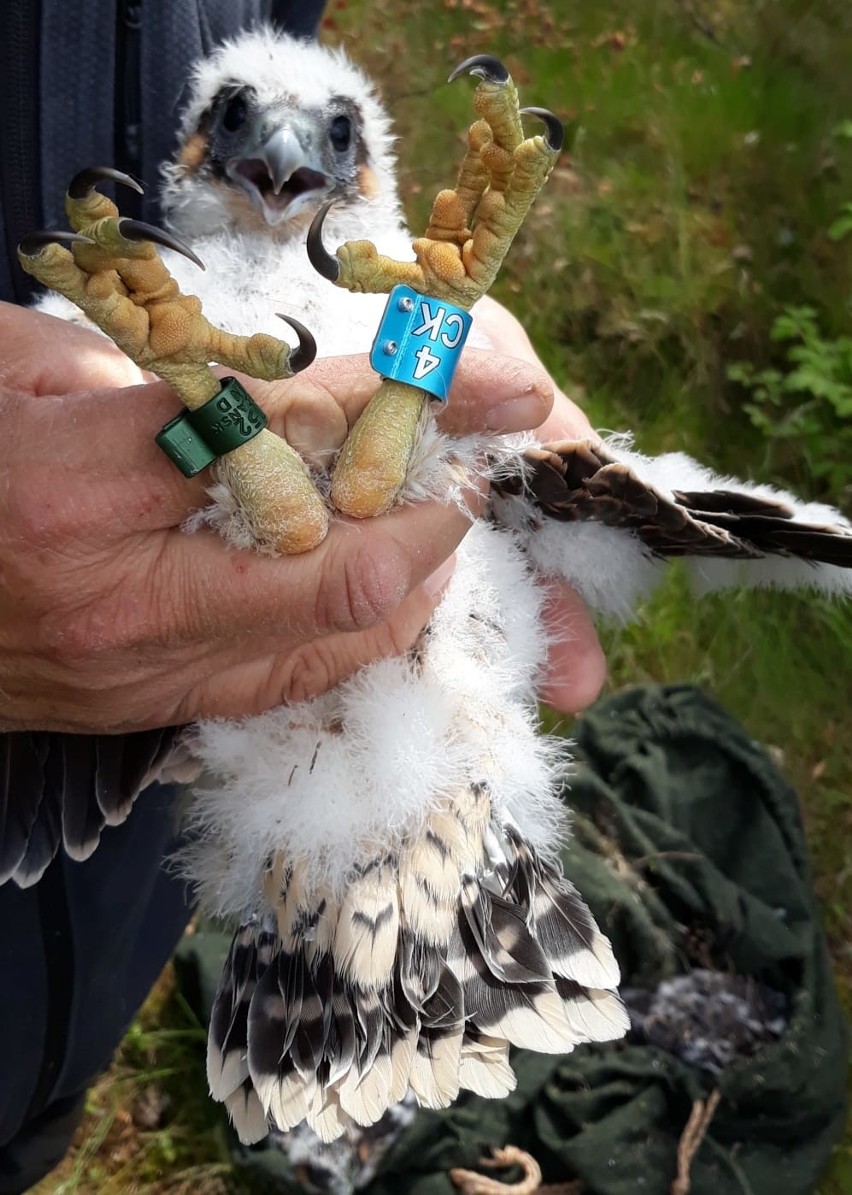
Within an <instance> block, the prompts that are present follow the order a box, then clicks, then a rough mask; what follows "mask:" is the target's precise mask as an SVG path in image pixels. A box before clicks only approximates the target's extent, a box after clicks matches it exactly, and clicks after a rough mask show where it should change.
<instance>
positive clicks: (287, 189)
mask: <svg viewBox="0 0 852 1195" xmlns="http://www.w3.org/2000/svg"><path fill="white" fill-rule="evenodd" d="M225 169H226V171H227V173H228V175H229V177H230V178H232V179H233V180H234V182H235V183H238V184H239V185H240V186H241V187H242V188H243V189H244V190H245V191H247V192H248V194H249V195H250V196H251V199H252V201H253V202H254V204H255V206H256V207H257V208H258V210H259V211H260V213H261V215H262V216H263V218H264V219H265V220H266V222H267V224H271V225H276V224H280V223H281V222H282V221H283V220H289V219H292V218H293V216H295V215H297V214H298V213H299V212H300V211H302V209H303V208H305V207H307V206H308V205H309V204H311V203H312V202H315V201H316V200H317V199H318V198H320V197H321V196H323V195H325V194H327V193H328V192H329V191H330V190H331V188H332V183H333V180H332V179H330V178H329V176H328V175H327V174H325V173H324V172H323V171H322V170H321V169H319V163H318V161H317V159H316V156H315V155H314V154H313V153H311V152H310V151H308V150H306V149H305V147H304V146H303V145H302V143H301V141H300V140H299V138H298V137H297V135H296V134H295V133H294V132H293V130H292V129H290V128H280V129H276V130H275V132H274V133H273V134H272V136H271V137H269V138H268V139H267V140H266V141H264V142H263V143H262V144H261V145H259V146H258V147H257V149H256V150H255V149H253V150H252V152H251V156H247V157H236V158H231V160H230V161H229V162H228V163H227V165H226V167H225Z"/></svg>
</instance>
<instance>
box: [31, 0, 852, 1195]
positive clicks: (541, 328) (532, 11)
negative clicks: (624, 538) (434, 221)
mask: <svg viewBox="0 0 852 1195" xmlns="http://www.w3.org/2000/svg"><path fill="white" fill-rule="evenodd" d="M324 37H325V39H326V40H327V41H330V42H333V43H340V44H342V45H344V46H345V47H346V48H347V49H348V50H349V52H350V53H351V55H352V56H353V57H354V58H355V59H356V60H357V61H358V62H360V63H361V64H362V65H363V66H364V67H366V68H367V70H368V71H369V72H370V73H371V75H372V76H373V77H374V79H375V80H376V81H377V84H378V87H379V89H380V91H381V93H382V95H383V97H384V98H385V100H386V102H387V104H388V107H389V108H390V111H391V112H392V114H393V116H394V120H395V122H396V127H397V131H398V135H399V142H398V147H397V148H398V154H399V160H400V179H401V188H402V193H403V198H404V201H405V205H406V210H407V212H408V214H409V218H410V223H411V227H412V228H413V229H415V230H419V229H421V228H422V227H423V225H424V221H425V217H426V213H427V211H428V208H429V205H430V203H431V200H432V198H433V197H434V194H435V192H436V191H437V190H438V189H439V188H440V187H441V186H443V185H446V184H448V183H449V182H450V181H451V180H452V178H453V177H454V172H455V165H456V163H457V161H458V159H459V156H460V154H461V153H462V151H463V146H464V137H465V130H466V128H467V125H468V124H469V122H470V116H471V109H470V91H471V85H470V84H469V83H466V82H464V81H461V80H460V81H458V82H456V83H455V84H453V85H452V86H446V85H445V84H444V80H445V79H446V77H447V75H448V74H449V72H450V70H451V69H452V67H453V66H454V65H455V64H456V63H457V62H459V61H460V60H461V59H462V58H464V57H466V56H468V55H470V54H474V53H478V52H483V51H487V52H489V53H494V54H497V55H498V56H500V57H501V58H503V59H504V61H505V62H506V63H507V65H508V66H509V68H510V70H511V72H512V74H513V76H514V78H515V80H516V82H517V83H518V84H519V85H520V86H521V88H522V93H523V100H524V103H525V104H537V105H541V106H544V107H548V108H551V109H553V110H554V111H556V112H557V113H558V114H559V115H560V116H562V117H563V118H564V119H565V120H566V121H567V123H568V126H569V151H568V152H566V153H565V154H564V156H563V157H562V159H561V160H560V162H559V164H558V165H557V168H556V170H555V171H554V175H553V178H552V180H551V182H550V183H549V185H548V187H547V189H546V191H545V192H544V194H543V195H542V197H541V199H540V200H539V202H538V203H537V205H536V206H535V208H534V210H533V213H532V216H531V218H530V219H529V220H528V222H527V224H526V225H525V226H524V228H523V230H522V232H521V234H520V237H519V239H518V241H517V242H516V245H515V247H514V248H513V250H512V252H511V254H510V256H509V258H508V260H507V263H506V266H505V267H504V269H503V271H502V272H501V275H500V278H499V279H498V283H497V286H496V287H495V291H494V293H495V295H496V297H497V298H499V299H501V300H502V301H503V302H504V303H506V305H507V306H508V307H510V308H511V309H512V310H513V311H514V312H515V313H516V314H517V315H518V316H519V317H520V318H521V320H522V321H523V323H524V324H525V325H526V327H527V329H528V331H529V333H530V335H531V337H532V339H533V342H534V343H535V345H536V347H537V349H538V351H539V352H540V354H541V356H542V357H543V359H544V360H545V362H546V364H547V366H548V367H549V368H550V370H551V371H552V373H553V374H554V376H555V377H556V379H557V381H558V382H559V384H560V385H561V386H563V387H564V388H565V389H566V390H567V392H568V393H569V394H570V395H571V396H572V397H573V398H574V399H575V400H576V401H577V402H579V403H580V404H581V405H582V406H584V407H585V409H586V410H587V411H588V413H589V416H590V418H591V421H592V423H593V424H595V426H597V427H599V428H609V429H613V430H624V429H630V430H632V431H633V432H635V434H636V438H637V443H638V446H639V447H640V449H642V450H646V451H649V452H659V451H662V450H671V449H684V450H685V451H687V452H691V453H694V454H695V455H697V456H699V457H700V458H701V459H702V460H704V461H705V462H706V463H707V464H709V465H711V466H713V467H715V468H717V469H720V470H723V471H730V472H733V473H737V474H739V475H741V476H749V477H752V478H754V479H755V480H761V481H770V482H775V483H778V484H781V485H784V486H787V487H790V488H793V489H795V490H797V491H798V492H800V493H802V494H805V495H808V496H811V497H814V498H822V499H826V500H830V501H831V502H832V503H833V504H839V505H841V506H843V507H844V508H845V509H846V511H847V513H848V512H849V510H850V507H852V466H851V465H850V457H852V69H850V61H851V60H852V6H850V5H849V4H848V0H749V2H748V3H745V2H743V0H719V2H717V3H714V2H711V0H708V2H706V3H705V2H702V0H629V2H627V0H610V3H608V4H607V5H600V4H593V3H588V2H584V0H575V3H573V4H566V3H564V2H563V0H553V2H552V3H547V2H546V0H515V2H512V0H430V2H429V3H424V4H420V5H412V4H407V3H405V0H371V2H368V0H354V2H353V0H331V2H330V3H329V6H328V9H327V15H326V19H325V25H324ZM604 637H605V644H606V647H607V651H608V654H609V659H610V664H611V677H610V681H609V687H610V690H616V689H618V688H621V687H624V686H626V685H629V684H633V683H636V682H642V681H663V682H667V681H692V682H695V683H697V684H701V685H703V686H704V687H705V688H706V689H707V690H708V691H710V692H712V693H713V694H714V695H715V696H716V697H717V698H719V700H721V701H722V702H723V703H724V704H725V705H726V706H727V707H728V708H729V709H730V710H731V711H732V712H733V713H735V714H736V715H737V716H738V717H739V718H740V719H741V720H742V721H743V722H744V723H745V725H746V726H747V727H748V728H749V729H750V731H751V732H752V733H753V734H754V736H755V738H757V739H759V740H761V741H762V742H764V743H766V744H767V745H769V746H770V748H771V750H772V752H773V754H774V755H775V757H776V759H777V761H778V762H779V764H780V766H781V767H782V768H783V770H784V771H785V772H786V773H787V774H788V775H789V776H790V777H791V779H792V780H793V782H794V784H795V785H796V786H797V788H798V791H799V793H800V794H801V798H802V804H803V809H804V813H805V818H806V822H807V826H808V832H809V839H810V844H811V850H812V855H813V863H814V871H815V879H816V885H817V889H818V892H819V894H820V897H821V899H822V902H823V907H824V910H825V922H826V928H827V931H828V934H829V937H830V941H831V946H832V951H833V957H834V960H835V964H836V973H837V976H838V982H839V984H840V987H841V991H842V993H843V997H844V1000H845V1003H846V1007H847V1009H849V1010H850V1011H852V765H850V746H849V738H850V735H849V728H850V688H852V686H851V685H850V661H851V660H852V619H850V615H849V612H848V609H847V610H846V611H844V610H842V609H841V608H840V607H838V606H835V605H832V604H831V603H830V602H828V601H825V600H820V599H816V598H813V597H809V596H801V597H796V598H791V597H789V596H779V595H774V594H771V593H758V594H754V593H751V594H741V595H729V596H727V597H725V598H719V599H715V598H710V599H705V600H704V601H702V602H698V603H697V602H696V601H695V599H694V598H693V596H692V595H691V594H690V593H689V591H688V589H687V587H686V585H685V583H684V580H683V577H682V576H681V575H680V574H679V573H678V572H677V570H673V574H672V577H671V579H670V581H669V583H668V584H667V585H666V587H665V588H664V589H663V591H662V592H661V593H660V594H659V595H658V596H657V597H656V598H655V599H654V601H653V602H651V603H649V604H648V605H647V606H646V607H645V608H644V609H643V610H642V611H641V614H640V617H639V619H638V620H637V621H636V623H634V624H633V625H631V626H630V627H628V628H611V629H605V630H604ZM550 722H551V724H552V723H553V720H552V719H550ZM565 729H566V731H568V732H570V726H566V727H565ZM204 1036H205V1034H204V1030H203V1027H201V1026H199V1025H198V1024H197V1023H196V1022H195V1020H194V1018H193V1017H192V1014H191V1013H190V1011H189V1010H188V1009H187V1008H186V1006H185V1005H184V1004H183V1003H182V1001H181V1000H180V998H179V997H178V996H176V995H175V994H174V993H173V991H172V981H171V978H170V976H169V975H168V974H167V975H166V976H164V978H163V980H162V981H161V984H160V986H159V988H158V991H157V992H156V993H155V995H154V997H153V998H152V1000H151V1001H150V1002H149V1005H148V1007H147V1008H146V1010H145V1011H144V1012H143V1014H142V1016H141V1017H140V1019H139V1020H138V1021H137V1023H136V1024H135V1025H134V1026H133V1029H132V1030H131V1032H130V1034H129V1035H128V1038H127V1041H126V1042H125V1044H124V1046H123V1047H122V1050H121V1051H120V1053H119V1055H118V1057H117V1059H116V1062H115V1064H114V1066H113V1069H112V1071H111V1072H110V1074H109V1075H108V1076H107V1077H106V1078H105V1080H104V1081H103V1082H102V1083H101V1084H100V1085H99V1086H98V1087H97V1088H96V1089H95V1091H94V1092H93V1093H92V1096H91V1100H90V1105H91V1107H90V1113H89V1116H88V1117H87V1121H86V1124H85V1125H84V1128H83V1131H82V1132H81V1135H80V1139H79V1142H80V1144H79V1146H78V1148H77V1149H76V1150H75V1153H74V1155H73V1156H72V1157H71V1158H69V1160H68V1161H67V1162H66V1164H65V1165H64V1167H63V1168H62V1170H61V1171H60V1172H59V1179H57V1178H56V1176H54V1177H53V1178H52V1179H51V1180H48V1183H47V1184H46V1185H45V1186H44V1188H43V1195H47V1192H48V1191H50V1192H52V1193H54V1192H57V1191H58V1192H61V1193H66V1192H99V1193H100V1192H108V1193H109V1192H116V1193H118V1192H125V1191H140V1192H141V1191H175V1192H179V1191H187V1192H188V1191H190V1190H194V1191H197V1192H204V1193H207V1195H212V1193H219V1192H232V1191H242V1190H245V1191H257V1190H259V1189H260V1188H259V1187H257V1186H253V1185H245V1184H246V1180H244V1179H240V1178H238V1177H237V1176H235V1175H233V1174H232V1173H231V1171H230V1168H229V1166H228V1163H227V1160H226V1159H227V1154H226V1149H225V1134H224V1130H223V1127H222V1125H221V1121H220V1120H219V1118H218V1114H217V1111H216V1110H215V1109H213V1108H212V1106H211V1105H209V1103H208V1102H207V1099H206V1082H205V1080H204V1076H203V1056H204ZM57 1184H58V1185H57ZM850 1191H852V1138H850V1137H848V1138H847V1142H846V1144H845V1146H844V1147H842V1148H841V1149H840V1151H839V1152H838V1155H837V1158H836V1159H835V1165H834V1168H833V1172H832V1174H831V1175H830V1176H829V1177H828V1178H827V1179H826V1182H825V1184H824V1186H823V1187H822V1188H821V1195H844V1193H845V1195H848V1193H849V1192H850Z"/></svg>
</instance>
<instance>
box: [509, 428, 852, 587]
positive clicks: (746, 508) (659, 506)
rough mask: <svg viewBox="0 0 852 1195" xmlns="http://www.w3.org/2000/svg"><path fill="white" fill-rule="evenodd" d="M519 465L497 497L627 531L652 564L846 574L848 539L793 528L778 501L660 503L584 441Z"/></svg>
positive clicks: (745, 497) (838, 533)
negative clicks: (808, 566) (679, 559)
mask: <svg viewBox="0 0 852 1195" xmlns="http://www.w3.org/2000/svg"><path fill="white" fill-rule="evenodd" d="M525 460H526V463H527V465H528V467H529V468H528V472H527V475H526V476H525V477H522V476H521V474H520V472H519V473H517V474H513V475H511V476H509V477H504V478H500V479H499V480H498V481H496V482H495V483H494V489H495V491H496V493H497V494H498V495H504V496H506V497H520V496H521V495H525V496H526V497H527V498H528V499H531V500H532V504H533V506H534V508H536V509H537V510H538V511H539V512H540V513H541V514H542V515H545V516H547V517H548V518H551V519H557V520H559V521H561V522H576V521H590V522H599V523H603V524H604V525H606V526H609V527H620V528H623V529H625V530H629V531H632V532H633V533H634V534H635V535H637V536H638V538H639V539H640V540H641V541H642V543H643V544H645V546H646V547H647V548H648V549H649V550H650V551H651V552H653V553H655V554H656V555H659V556H717V557H719V556H720V557H729V558H735V559H736V558H739V559H746V560H747V559H756V558H759V557H761V556H765V555H781V556H795V557H799V558H802V559H805V560H811V561H813V562H814V563H822V564H833V565H837V566H839V567H841V568H852V533H850V532H849V531H848V530H847V529H846V528H844V527H840V526H837V527H827V526H818V525H811V524H807V523H803V522H800V521H799V520H798V519H797V518H796V516H795V513H794V512H793V511H792V510H791V509H790V508H789V507H788V506H786V505H785V504H784V502H783V501H781V500H779V501H773V500H772V499H770V498H763V497H758V496H756V495H754V494H744V493H738V492H737V491H735V490H727V489H724V488H722V489H719V490H709V491H706V492H705V491H675V492H674V493H673V495H672V498H668V497H666V496H665V495H663V494H661V493H659V492H658V491H657V490H655V489H654V487H653V486H651V485H649V484H647V483H646V482H644V481H642V480H641V479H640V478H639V477H637V476H636V474H635V473H634V472H633V471H632V470H631V469H630V467H629V465H627V464H624V463H623V462H620V461H618V460H617V459H616V458H615V457H614V456H613V455H611V454H610V453H609V452H608V451H607V449H606V448H605V447H603V446H601V445H597V444H592V443H590V442H589V441H586V440H567V441H563V442H560V443H558V444H549V445H546V446H544V447H540V448H533V449H529V450H528V451H527V452H526V453H525Z"/></svg>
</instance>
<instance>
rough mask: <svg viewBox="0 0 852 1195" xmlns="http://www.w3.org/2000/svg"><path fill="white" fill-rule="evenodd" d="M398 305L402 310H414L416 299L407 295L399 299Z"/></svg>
mask: <svg viewBox="0 0 852 1195" xmlns="http://www.w3.org/2000/svg"><path fill="white" fill-rule="evenodd" d="M397 307H398V309H399V310H400V311H413V310H414V300H413V299H410V298H409V297H408V296H407V295H406V296H405V298H403V299H400V300H399V302H398V303H397Z"/></svg>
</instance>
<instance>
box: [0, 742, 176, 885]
mask: <svg viewBox="0 0 852 1195" xmlns="http://www.w3.org/2000/svg"><path fill="white" fill-rule="evenodd" d="M179 734H180V728H175V727H169V728H166V729H158V730H146V731H139V732H137V733H134V734H128V735H73V734H53V733H48V732H45V731H21V732H15V733H10V734H5V735H2V736H0V883H4V882H5V881H6V880H8V879H12V880H14V882H15V883H17V884H19V885H20V886H21V887H28V886H29V885H31V884H34V883H36V882H37V881H38V880H39V879H40V878H41V876H42V874H43V873H44V870H45V868H46V867H47V866H48V865H49V864H50V862H51V860H52V859H53V858H54V856H55V855H56V852H57V850H58V849H59V846H60V844H61V845H62V846H63V847H64V849H65V850H66V852H67V853H68V855H69V856H70V857H71V858H72V859H75V860H78V861H81V860H84V859H88V857H89V856H90V855H91V854H92V852H93V851H94V850H95V848H96V847H97V845H98V842H99V840H100V835H101V831H102V830H103V828H104V826H105V825H118V824H119V823H120V822H122V821H124V819H125V818H126V817H127V815H128V813H129V812H130V809H131V808H132V806H133V802H134V801H135V799H136V797H137V796H138V794H139V793H140V792H141V791H142V789H144V788H145V787H146V786H147V785H148V784H149V783H151V782H152V781H153V780H155V779H156V777H157V774H158V772H159V770H160V769H161V768H162V766H163V764H164V763H165V761H166V759H167V757H168V755H169V754H170V752H171V750H172V748H173V746H174V743H175V741H176V738H177V736H178V735H179Z"/></svg>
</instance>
